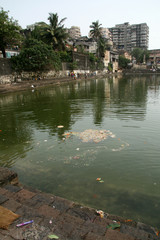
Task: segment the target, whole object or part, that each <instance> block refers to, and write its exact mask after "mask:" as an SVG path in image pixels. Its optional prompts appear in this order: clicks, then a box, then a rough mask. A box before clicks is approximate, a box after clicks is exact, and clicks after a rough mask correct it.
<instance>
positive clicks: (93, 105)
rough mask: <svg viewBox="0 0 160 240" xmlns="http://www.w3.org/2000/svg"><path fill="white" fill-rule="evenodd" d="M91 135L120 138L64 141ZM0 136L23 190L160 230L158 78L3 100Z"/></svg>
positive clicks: (108, 81) (84, 84)
mask: <svg viewBox="0 0 160 240" xmlns="http://www.w3.org/2000/svg"><path fill="white" fill-rule="evenodd" d="M59 125H62V126H64V128H58V127H57V126H59ZM88 129H92V130H99V131H103V130H109V131H110V132H112V134H113V136H114V135H115V137H113V138H112V137H110V136H108V137H107V139H104V140H103V141H100V142H98V143H96V142H94V141H89V142H83V141H82V140H83V139H80V138H79V137H78V135H76V134H75V135H73V134H70V135H69V137H66V136H64V135H63V134H64V133H68V132H78V133H79V134H80V133H81V132H84V131H85V130H88ZM0 130H1V131H0V165H1V166H7V167H10V168H12V169H14V170H15V171H16V172H17V173H18V175H19V179H20V181H21V182H22V183H23V184H25V185H29V186H32V187H34V188H38V189H41V190H42V191H45V192H50V193H53V194H55V195H58V196H61V197H64V198H67V199H70V200H73V201H76V202H79V203H81V204H85V205H87V206H90V207H94V208H96V209H98V210H99V209H101V210H104V211H106V212H109V213H112V214H116V215H121V216H124V217H126V218H132V219H135V220H136V221H142V222H145V223H147V224H150V225H153V226H157V227H160V225H159V218H160V217H159V215H160V156H159V153H160V75H148V76H143V75H140V76H136V77H133V76H126V77H123V78H121V79H118V78H115V77H114V78H112V77H110V78H104V79H97V80H85V81H75V82H74V83H69V84H65V85H63V86H56V87H47V88H43V89H35V90H34V91H31V90H30V91H26V92H20V93H19V92H18V93H12V94H5V95H1V96H0ZM96 178H101V179H102V180H103V181H104V182H102V183H100V182H98V181H96Z"/></svg>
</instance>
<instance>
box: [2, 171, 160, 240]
mask: <svg viewBox="0 0 160 240" xmlns="http://www.w3.org/2000/svg"><path fill="white" fill-rule="evenodd" d="M0 184H1V187H0V205H1V206H3V207H5V208H7V209H9V210H11V211H13V212H14V213H16V214H19V215H20V217H19V218H18V219H17V220H16V221H14V222H13V223H12V224H11V225H10V226H9V228H8V230H3V229H0V240H49V239H51V237H53V235H55V236H57V238H52V239H59V240H80V239H84V240H136V239H142V240H147V239H148V240H158V239H160V236H158V231H157V230H156V229H155V228H153V227H150V226H148V225H145V224H143V223H140V222H138V223H137V222H134V221H132V220H129V219H124V218H121V217H118V216H113V215H111V214H108V213H104V216H103V217H101V216H100V215H99V214H97V212H96V210H95V209H92V208H88V207H85V206H81V205H80V204H77V203H74V202H71V201H68V200H66V199H63V198H60V197H57V196H54V195H52V194H47V193H42V192H41V191H37V190H33V189H29V188H27V187H24V186H20V185H19V184H18V181H17V174H16V173H14V172H12V171H10V170H8V169H4V168H0ZM30 220H33V223H31V224H28V225H25V226H22V227H16V225H17V224H19V223H22V222H27V221H30ZM115 224H118V225H119V227H117V228H116V229H112V228H114V226H115ZM49 236H50V237H49Z"/></svg>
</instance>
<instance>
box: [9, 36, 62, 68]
mask: <svg viewBox="0 0 160 240" xmlns="http://www.w3.org/2000/svg"><path fill="white" fill-rule="evenodd" d="M11 61H12V67H13V69H14V70H16V71H19V72H21V71H34V72H36V71H45V70H50V69H54V70H60V69H61V61H60V57H59V54H58V53H57V52H54V51H53V50H52V48H51V47H50V46H48V45H47V44H45V43H43V42H42V41H38V40H35V39H29V40H27V41H26V42H25V44H24V47H23V48H22V51H21V52H20V54H19V55H18V56H16V57H13V58H12V59H11Z"/></svg>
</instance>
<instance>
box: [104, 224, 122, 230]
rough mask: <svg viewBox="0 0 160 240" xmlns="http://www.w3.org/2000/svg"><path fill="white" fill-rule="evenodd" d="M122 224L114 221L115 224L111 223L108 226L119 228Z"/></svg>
mask: <svg viewBox="0 0 160 240" xmlns="http://www.w3.org/2000/svg"><path fill="white" fill-rule="evenodd" d="M120 226H121V225H120V224H119V223H113V224H109V225H108V226H107V228H109V229H112V230H114V229H116V228H119V227H120Z"/></svg>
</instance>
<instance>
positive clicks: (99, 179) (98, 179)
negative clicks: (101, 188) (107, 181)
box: [96, 178, 104, 183]
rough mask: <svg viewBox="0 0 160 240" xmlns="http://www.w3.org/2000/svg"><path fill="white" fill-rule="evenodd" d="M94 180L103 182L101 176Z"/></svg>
mask: <svg viewBox="0 0 160 240" xmlns="http://www.w3.org/2000/svg"><path fill="white" fill-rule="evenodd" d="M96 181H97V182H100V183H104V181H103V180H102V179H101V178H97V179H96Z"/></svg>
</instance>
